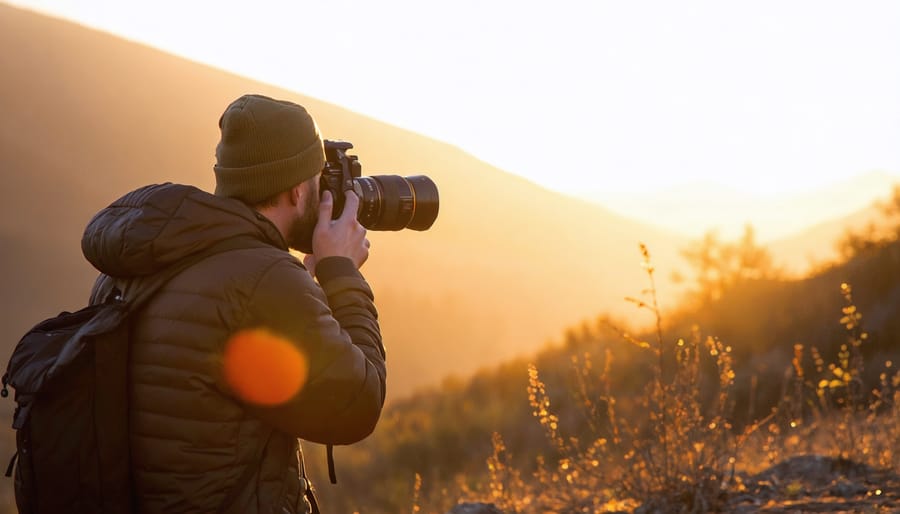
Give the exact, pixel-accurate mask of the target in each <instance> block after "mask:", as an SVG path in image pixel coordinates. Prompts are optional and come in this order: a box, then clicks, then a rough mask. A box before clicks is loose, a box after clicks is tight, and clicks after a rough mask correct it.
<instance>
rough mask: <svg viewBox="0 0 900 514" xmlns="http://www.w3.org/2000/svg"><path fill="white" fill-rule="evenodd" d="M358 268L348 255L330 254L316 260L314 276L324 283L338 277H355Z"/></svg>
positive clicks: (357, 274)
mask: <svg viewBox="0 0 900 514" xmlns="http://www.w3.org/2000/svg"><path fill="white" fill-rule="evenodd" d="M357 276H359V270H357V269H356V265H355V264H353V261H352V260H351V259H350V258H349V257H341V256H330V257H325V258H324V259H322V260H321V261H316V278H317V279H318V280H319V283H320V284H324V283H326V282H328V281H330V280H333V279H335V278H338V277H357Z"/></svg>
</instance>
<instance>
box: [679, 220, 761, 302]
mask: <svg viewBox="0 0 900 514" xmlns="http://www.w3.org/2000/svg"><path fill="white" fill-rule="evenodd" d="M681 254H682V255H683V256H684V257H685V259H687V261H688V264H690V266H691V268H693V271H694V275H695V282H696V289H695V290H694V291H693V293H694V294H695V296H696V297H697V299H698V300H699V301H701V302H711V301H715V300H717V299H719V298H720V297H721V296H722V294H723V293H724V292H725V291H726V290H727V289H729V288H731V287H733V286H735V285H737V284H739V283H742V282H745V281H748V280H761V279H767V278H773V277H775V276H777V274H778V271H777V270H776V268H775V267H774V265H773V261H772V254H771V253H770V252H769V250H768V249H766V248H764V247H762V246H760V245H759V244H758V243H757V241H756V231H755V230H754V229H753V226H752V225H749V224H747V225H745V227H744V233H743V235H742V236H741V237H740V239H738V240H737V241H734V242H727V241H723V240H721V239H720V238H719V235H718V233H717V232H716V231H715V230H711V231H709V232H707V233H706V235H704V236H703V238H702V239H700V240H699V241H695V242H692V243H690V244H689V245H688V247H687V248H685V249H683V250H682V252H681ZM676 278H677V277H676Z"/></svg>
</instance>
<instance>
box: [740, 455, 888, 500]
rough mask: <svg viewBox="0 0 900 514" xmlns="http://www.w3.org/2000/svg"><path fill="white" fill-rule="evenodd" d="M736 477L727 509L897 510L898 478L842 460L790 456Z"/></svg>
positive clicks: (810, 456) (886, 472)
mask: <svg viewBox="0 0 900 514" xmlns="http://www.w3.org/2000/svg"><path fill="white" fill-rule="evenodd" d="M742 480H743V483H744V487H745V488H746V490H745V491H743V492H741V493H739V494H734V495H732V496H731V497H730V498H729V500H728V512H734V513H739V514H751V513H753V514H755V513H787V512H791V513H806V512H809V513H812V512H834V513H838V512H840V513H876V512H877V513H887V512H896V513H900V476H898V475H897V474H896V473H894V472H892V471H886V470H879V469H874V468H871V467H869V466H865V465H863V464H858V463H854V462H851V461H847V460H841V459H833V458H828V457H821V456H814V455H807V456H800V457H792V458H790V459H788V460H786V461H783V462H781V463H779V464H776V465H775V466H772V467H770V468H768V469H766V470H765V471H763V472H761V473H759V474H756V475H753V476H750V477H744V478H743V479H742Z"/></svg>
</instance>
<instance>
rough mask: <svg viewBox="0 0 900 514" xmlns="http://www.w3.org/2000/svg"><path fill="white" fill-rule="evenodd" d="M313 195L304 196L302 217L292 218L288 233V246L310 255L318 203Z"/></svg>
mask: <svg viewBox="0 0 900 514" xmlns="http://www.w3.org/2000/svg"><path fill="white" fill-rule="evenodd" d="M317 200H318V198H317V196H316V195H315V194H307V195H306V205H304V206H303V215H302V216H299V217H297V218H294V221H293V222H292V223H291V228H290V230H289V231H288V241H287V243H288V246H289V247H291V248H293V249H294V250H297V251H300V252H303V253H306V254H311V253H313V248H312V240H313V231H315V229H316V223H317V222H318V221H319V202H318V201H317Z"/></svg>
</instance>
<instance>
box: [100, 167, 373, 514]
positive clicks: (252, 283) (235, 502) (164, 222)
mask: <svg viewBox="0 0 900 514" xmlns="http://www.w3.org/2000/svg"><path fill="white" fill-rule="evenodd" d="M226 240H230V241H243V243H242V244H240V245H238V247H237V248H232V249H230V250H227V251H222V252H220V253H215V254H212V255H211V256H208V257H205V258H203V259H202V260H200V261H199V262H197V263H195V264H193V265H191V266H190V267H188V268H187V269H186V270H185V271H183V272H181V273H179V274H178V275H177V276H175V278H174V279H172V280H170V281H169V282H168V283H166V284H165V285H164V286H163V287H162V289H161V290H160V292H158V293H157V294H156V295H155V296H154V297H153V298H152V299H151V300H150V301H149V302H148V303H147V304H146V305H145V307H143V308H142V309H141V311H140V312H139V313H138V315H137V319H136V321H135V322H134V324H133V325H132V337H131V345H132V346H131V356H130V363H131V367H130V376H131V378H130V385H131V389H130V416H129V432H130V439H131V461H132V470H133V477H134V483H135V488H136V494H137V501H138V504H139V511H140V512H142V513H148V514H155V513H166V514H175V513H187V512H190V513H197V512H228V513H246V514H255V513H260V514H262V513H265V514H269V513H277V514H293V513H303V512H308V511H309V509H310V507H309V504H308V502H307V499H306V498H305V495H304V492H305V488H306V487H307V482H306V480H304V479H302V478H301V477H300V475H299V471H298V470H299V466H298V450H299V448H298V444H299V443H298V441H297V439H298V438H302V439H305V440H309V441H313V442H317V443H325V444H350V443H353V442H356V441H359V440H361V439H363V438H365V437H366V436H367V435H369V434H370V433H371V432H372V430H373V429H374V427H375V424H376V422H377V420H378V417H379V415H380V413H381V408H382V406H383V403H384V397H385V374H386V369H385V354H384V347H383V345H382V341H381V334H380V330H379V327H378V322H377V313H376V310H375V307H374V304H373V295H372V292H371V290H370V288H369V286H368V284H367V283H366V281H365V280H364V279H363V277H362V275H360V273H359V271H357V270H356V268H355V266H354V265H353V264H352V262H351V261H350V260H349V259H346V258H342V257H331V258H327V259H323V260H322V261H321V262H320V263H318V265H317V266H316V275H317V277H316V279H317V281H318V282H317V281H316V280H314V279H313V277H312V276H310V274H309V272H308V271H307V270H306V269H305V268H304V267H303V265H302V263H300V261H299V260H297V259H296V258H295V257H294V256H292V255H291V254H290V253H289V252H288V251H287V245H286V243H285V241H284V240H283V238H282V236H281V234H280V233H279V231H278V230H277V229H276V227H275V226H274V225H273V224H272V223H271V222H270V221H269V220H268V219H266V218H265V217H264V216H262V215H261V214H259V213H257V212H256V211H254V210H253V209H251V208H249V207H248V206H246V205H244V204H243V203H241V202H239V201H237V200H231V199H226V198H220V197H217V196H214V195H211V194H209V193H205V192H203V191H201V190H199V189H197V188H194V187H192V186H185V185H178V184H161V185H152V186H146V187H144V188H141V189H138V190H136V191H133V192H131V193H129V194H127V195H125V196H124V197H122V198H121V199H119V200H117V201H116V202H114V203H113V204H112V205H110V206H109V207H107V208H106V209H103V210H102V211H100V212H99V213H98V214H97V215H96V216H95V217H94V218H93V219H92V220H91V222H90V223H89V224H88V227H87V229H86V230H85V233H84V237H83V240H82V249H83V251H84V254H85V257H87V259H88V260H89V261H90V262H91V263H92V264H93V265H94V266H95V267H96V268H97V269H98V270H99V271H100V272H101V275H100V278H99V279H98V281H97V283H96V285H95V288H94V291H93V293H92V302H96V301H99V300H100V299H102V298H104V297H105V295H106V294H107V293H108V291H110V290H111V287H112V286H113V285H116V286H118V287H119V288H121V289H123V290H124V295H125V297H126V298H127V297H128V295H129V293H130V292H133V291H134V290H135V289H136V288H140V287H141V284H142V283H146V282H147V281H150V280H152V279H153V277H154V276H155V274H156V273H158V272H159V271H160V270H162V269H165V268H166V267H168V266H172V265H175V264H177V263H179V262H184V259H190V258H191V256H192V255H194V254H197V253H198V252H204V251H206V250H208V249H209V248H210V247H212V246H214V245H216V244H219V243H220V242H222V241H226ZM250 330H264V331H265V333H267V334H274V337H277V338H278V339H279V340H280V341H285V342H287V345H288V347H290V348H291V349H292V350H291V351H293V352H295V353H297V354H299V355H301V356H302V361H304V362H305V363H306V366H307V371H306V377H305V380H303V381H302V385H301V387H300V389H299V390H298V391H296V392H292V393H291V394H290V395H289V396H288V397H285V398H281V399H279V400H278V402H277V403H272V402H261V401H258V399H253V398H249V399H248V398H247V397H246V395H244V394H242V392H241V391H238V390H237V389H236V388H235V382H234V381H233V380H230V379H229V376H228V375H227V373H226V372H225V371H224V370H225V364H224V363H225V357H224V356H225V354H226V349H227V347H228V344H229V341H231V340H232V337H233V336H234V335H235V334H240V333H255V332H249V331H250ZM241 355H242V357H241V358H244V359H246V358H247V355H246V354H241ZM250 355H251V356H252V352H251V354H250ZM251 360H253V359H251ZM248 362H249V361H238V362H236V363H235V362H231V364H230V366H231V367H230V368H229V369H237V370H238V372H240V370H241V369H242V368H248V369H249V368H252V367H253V366H256V367H259V366H260V364H259V362H255V363H253V364H252V365H251V364H248ZM256 371H257V375H252V376H254V377H255V379H254V380H255V381H256V382H263V383H264V382H266V381H267V380H268V379H269V377H268V374H267V373H265V370H263V373H262V375H260V374H259V370H258V369H257V370H256ZM273 375H277V373H273ZM276 378H277V377H276ZM276 378H273V379H272V380H276ZM288 378H291V377H288ZM281 379H282V380H283V379H284V377H281ZM252 385H259V384H252ZM276 385H277V384H276ZM266 386H267V384H262V385H261V387H262V388H263V390H265V387H266ZM226 503H227V505H225V504H226Z"/></svg>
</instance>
